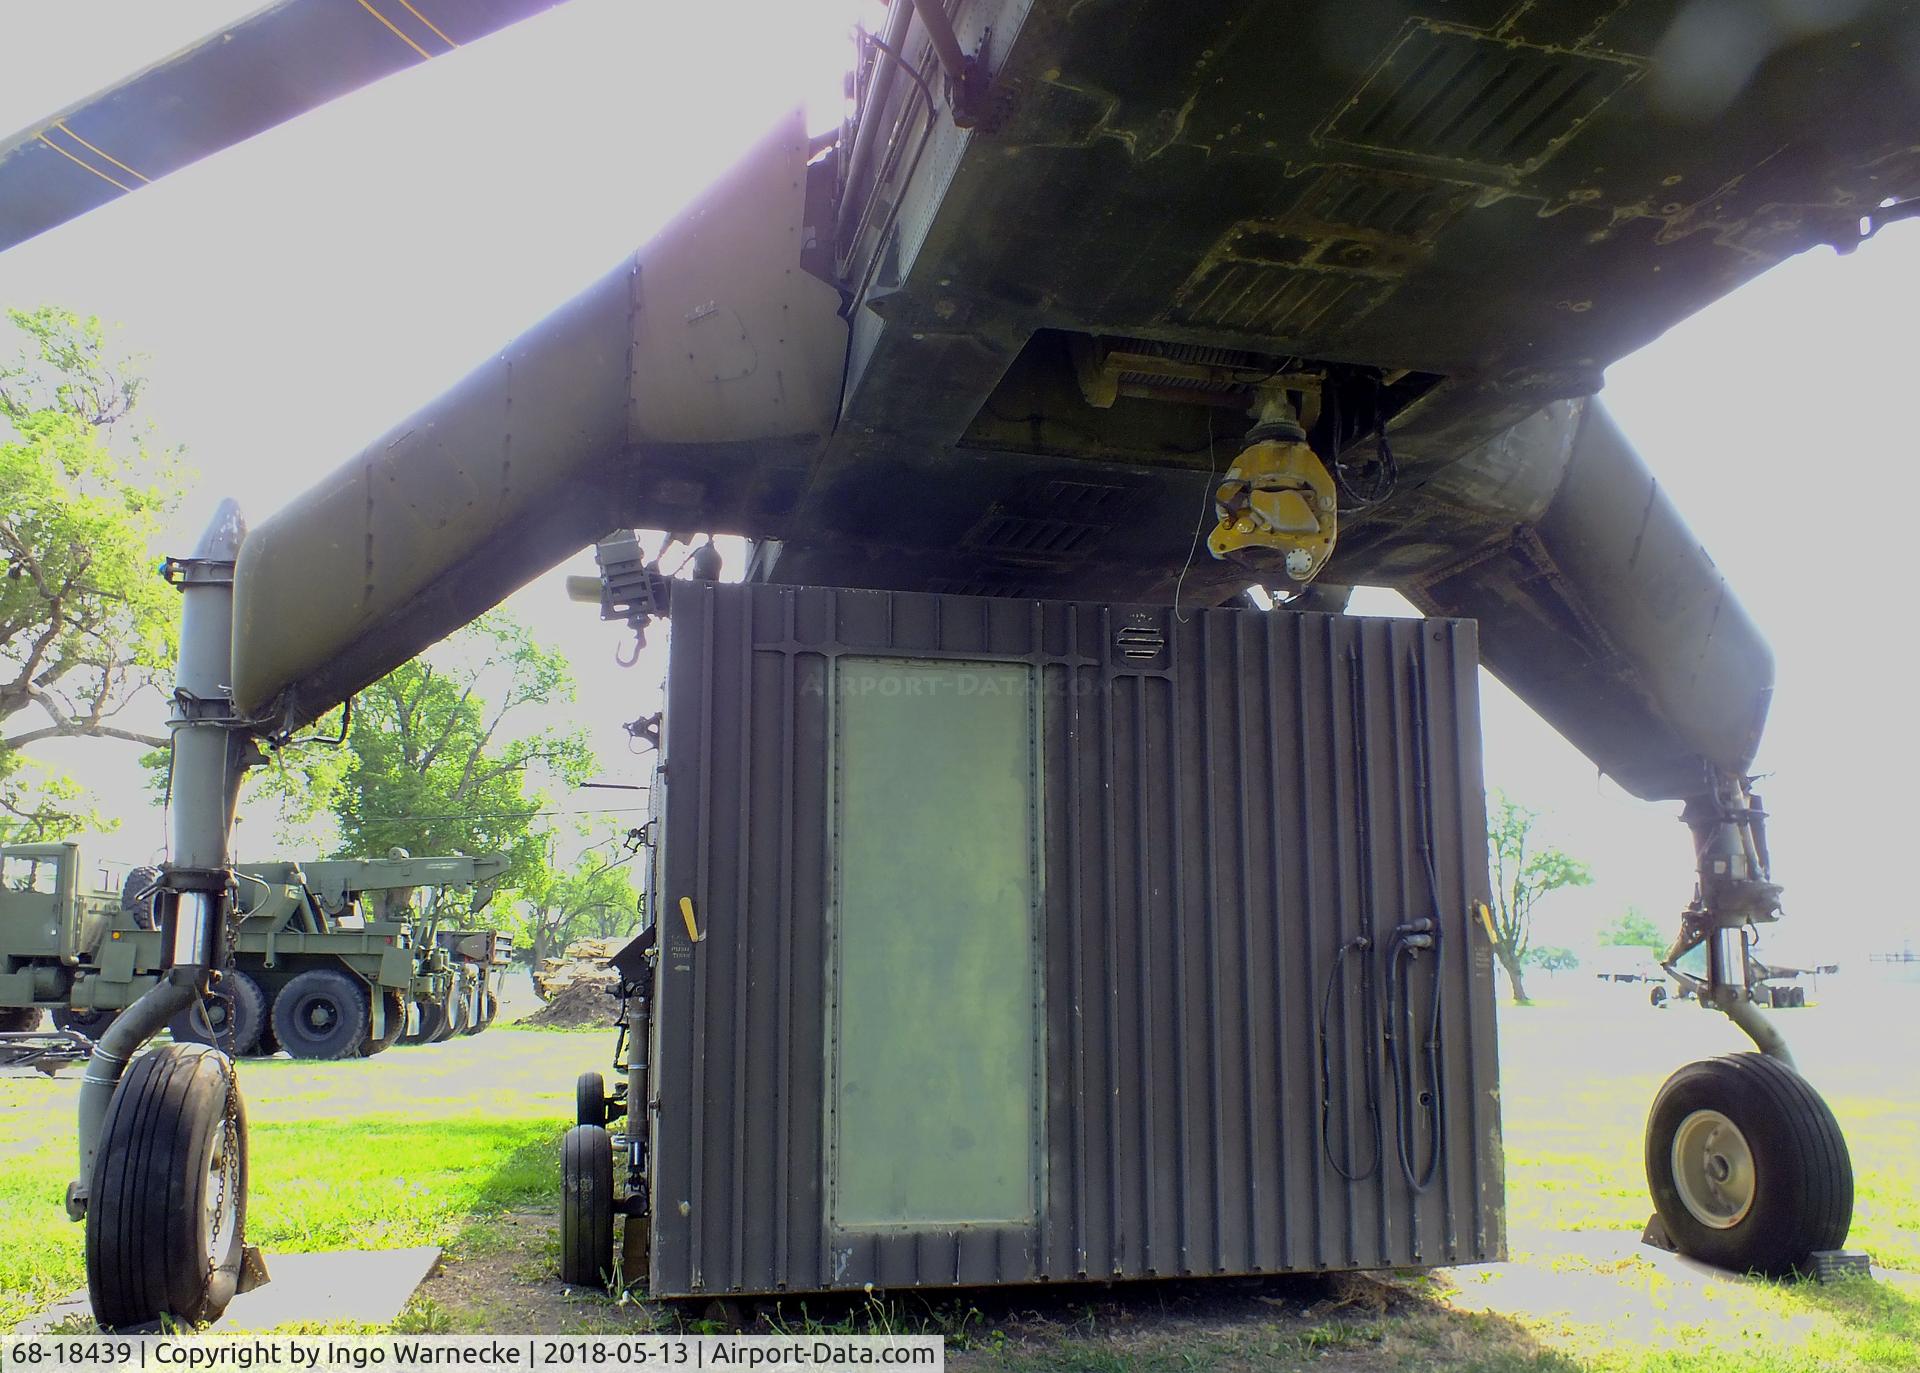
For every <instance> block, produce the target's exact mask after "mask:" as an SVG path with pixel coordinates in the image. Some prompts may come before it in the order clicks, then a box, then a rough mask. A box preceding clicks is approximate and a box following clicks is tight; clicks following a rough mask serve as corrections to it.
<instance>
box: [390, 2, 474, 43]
mask: <svg viewBox="0 0 1920 1373" xmlns="http://www.w3.org/2000/svg"><path fill="white" fill-rule="evenodd" d="M400 8H401V9H403V10H405V11H406V12H407V13H408V14H411V15H412V16H413V17H414V18H415V19H418V20H419V21H420V22H421V23H423V24H425V25H426V26H427V27H428V28H430V29H432V30H433V36H434V37H435V38H438V39H439V40H440V41H441V42H442V43H445V44H446V45H447V46H448V47H450V48H457V47H459V46H460V45H459V44H458V43H456V42H454V41H453V40H452V39H451V38H449V37H447V36H446V35H445V34H444V33H442V32H440V26H439V25H438V24H436V23H434V22H433V20H431V19H429V18H427V16H426V15H424V14H422V13H420V11H419V10H417V9H415V8H414V7H413V6H412V5H409V4H408V3H407V0H400Z"/></svg>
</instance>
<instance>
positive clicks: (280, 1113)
mask: <svg viewBox="0 0 1920 1373" xmlns="http://www.w3.org/2000/svg"><path fill="white" fill-rule="evenodd" d="M612 1043H613V1041H612V1035H611V1033H610V1032H608V1031H604V1030H603V1031H598V1032H595V1033H591V1034H588V1033H571V1034H567V1033H553V1032H542V1033H535V1032H526V1031H516V1030H514V1029H511V1028H508V1027H500V1026H496V1027H495V1028H493V1029H490V1030H488V1031H487V1032H486V1033H485V1034H483V1035H476V1036H473V1037H470V1038H463V1039H458V1040H454V1041H451V1042H449V1043H446V1044H435V1045H427V1046H424V1047H417V1048H395V1049H391V1050H389V1051H388V1052H387V1053H386V1054H385V1055H383V1056H381V1057H380V1058H378V1059H375V1060H372V1061H356V1062H347V1063H296V1062H293V1061H292V1060H290V1059H285V1058H276V1059H271V1060H267V1061H263V1062H250V1063H246V1064H243V1065H242V1066H241V1069H240V1079H241V1084H242V1087H243V1089H244V1091H245V1093H246V1099H247V1112H248V1122H249V1126H250V1131H251V1140H252V1145H251V1164H252V1169H253V1179H252V1187H251V1189H250V1200H249V1204H248V1216H247V1237H248V1239H249V1241H250V1242H252V1243H255V1244H258V1245H260V1246H261V1247H262V1248H264V1249H268V1250H280V1251H284V1252H296V1253H297V1252H307V1251H313V1250H321V1249H385V1248H400V1247H403V1246H406V1245H414V1244H438V1245H442V1246H446V1247H447V1248H448V1250H449V1255H450V1257H451V1258H457V1257H458V1256H460V1255H462V1254H472V1253H477V1252H483V1251H485V1250H486V1249H487V1248H488V1247H489V1246H490V1243H491V1241H492V1231H493V1229H494V1227H492V1226H491V1225H490V1224H489V1222H491V1221H493V1220H494V1219H496V1218H498V1217H500V1216H503V1215H505V1214H507V1213H509V1212H513V1211H517V1210H525V1209H528V1208H550V1207H551V1206H552V1205H553V1202H554V1197H555V1195H556V1193H557V1191H558V1162H557V1160H558V1158H559V1139H560V1136H561V1134H563V1133H564V1132H565V1129H566V1126H567V1125H568V1124H569V1123H570V1122H571V1120H572V1117H573V1080H574V1078H575V1077H576V1076H578V1075H579V1073H581V1072H582V1071H583V1070H585V1069H587V1068H602V1069H604V1068H605V1064H606V1060H607V1058H608V1056H609V1054H610V1053H611V1051H612ZM78 1088H79V1073H78V1072H77V1071H75V1070H72V1069H69V1070H67V1071H65V1072H63V1073H62V1074H61V1075H60V1076H59V1077H58V1078H55V1079H52V1080H49V1079H47V1078H44V1077H40V1076H37V1075H36V1076H31V1077H7V1078H0V1329H6V1328H10V1327H11V1326H12V1325H13V1324H14V1323H15V1322H17V1321H18V1320H20V1318H21V1317H23V1316H25V1315H27V1314H29V1313H30V1312H32V1311H35V1310H37V1309H39V1308H40V1307H42V1306H45V1305H46V1304H48V1302H50V1301H51V1300H53V1299H55V1298H57V1297H60V1296H63V1295H65V1294H66V1293H68V1292H71V1291H73V1290H74V1289H75V1288H76V1287H79V1286H81V1285H83V1284H84V1283H85V1281H86V1272H85V1268H84V1256H83V1250H82V1231H81V1227H79V1226H77V1225H74V1224H72V1223H70V1222H69V1221H68V1220H67V1218H66V1212H65V1210H64V1209H63V1208H62V1206H61V1204H60V1198H61V1196H62V1195H63V1193H64V1191H65V1188H66V1184H67V1180H68V1179H69V1178H71V1177H72V1176H73V1170H74V1166H75V1165H74V1156H73V1150H74V1145H73V1105H74V1098H75V1095H76V1094H77V1092H78Z"/></svg>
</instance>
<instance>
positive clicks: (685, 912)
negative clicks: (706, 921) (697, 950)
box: [680, 896, 700, 944]
mask: <svg viewBox="0 0 1920 1373" xmlns="http://www.w3.org/2000/svg"><path fill="white" fill-rule="evenodd" d="M680 918H681V919H682V920H684V921H686V922H687V938H689V939H691V940H692V941H693V942H694V943H696V944H698V943H699V942H700V927H699V926H698V925H696V924H695V923H694V920H693V898H692V897H691V896H683V897H681V898H680Z"/></svg>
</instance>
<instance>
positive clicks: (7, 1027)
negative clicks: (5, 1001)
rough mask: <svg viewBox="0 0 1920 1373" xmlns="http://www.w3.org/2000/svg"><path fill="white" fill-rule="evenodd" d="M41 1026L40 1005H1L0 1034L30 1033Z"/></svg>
mask: <svg viewBox="0 0 1920 1373" xmlns="http://www.w3.org/2000/svg"><path fill="white" fill-rule="evenodd" d="M39 1028H40V1008H39V1007H38V1006H0V1034H13V1035H21V1034H28V1033H31V1032H32V1031H34V1030H37V1029H39Z"/></svg>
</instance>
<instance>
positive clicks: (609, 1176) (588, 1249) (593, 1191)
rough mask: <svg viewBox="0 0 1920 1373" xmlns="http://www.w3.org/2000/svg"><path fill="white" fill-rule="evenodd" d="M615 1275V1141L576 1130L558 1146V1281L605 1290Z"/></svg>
mask: <svg viewBox="0 0 1920 1373" xmlns="http://www.w3.org/2000/svg"><path fill="white" fill-rule="evenodd" d="M612 1272H613V1136H612V1135H610V1134H608V1133H607V1132H606V1129H605V1127H603V1126H599V1125H576V1126H574V1127H573V1128H572V1129H571V1130H569V1131H567V1135H566V1138H565V1139H564V1140H562V1141H561V1143H560V1281H562V1282H569V1283H572V1284H574V1285H575V1286H576V1287H605V1286H606V1285H607V1279H608V1277H609V1276H610V1275H611V1274H612Z"/></svg>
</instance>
